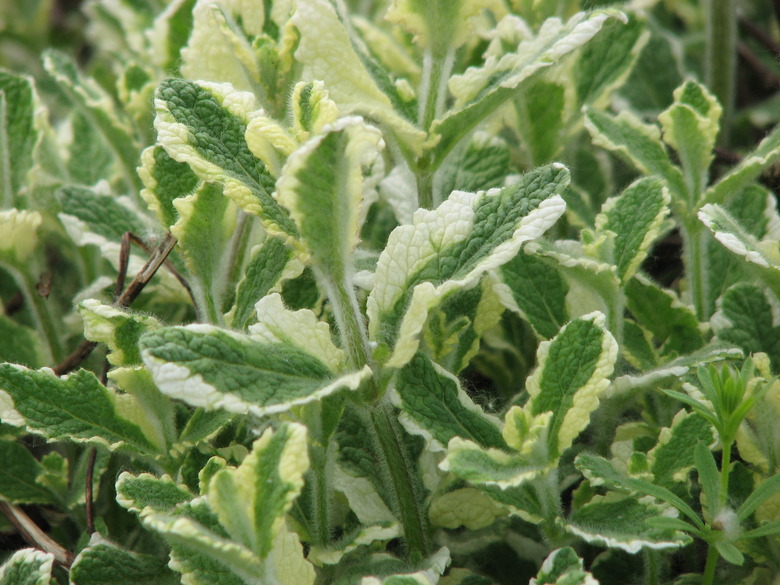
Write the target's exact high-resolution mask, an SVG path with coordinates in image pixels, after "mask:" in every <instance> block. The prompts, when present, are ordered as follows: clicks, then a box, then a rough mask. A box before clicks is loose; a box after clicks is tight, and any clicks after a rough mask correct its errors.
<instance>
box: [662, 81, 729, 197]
mask: <svg viewBox="0 0 780 585" xmlns="http://www.w3.org/2000/svg"><path fill="white" fill-rule="evenodd" d="M721 111H722V110H721V107H720V104H719V103H718V100H717V99H716V98H715V96H714V95H712V94H711V93H710V92H709V91H708V90H707V88H706V87H705V86H703V85H701V84H699V83H696V82H695V81H693V80H688V81H686V82H685V83H684V84H683V85H681V86H680V87H678V88H677V89H676V90H675V91H674V103H673V104H672V105H671V106H670V107H669V108H668V109H666V110H665V111H664V112H662V113H661V115H660V116H658V121H659V122H660V123H661V127H662V128H663V131H664V141H665V142H666V143H667V144H669V145H670V146H671V147H672V148H674V149H675V150H676V151H677V154H678V156H679V157H680V162H681V164H682V168H683V172H684V173H685V178H686V181H687V185H688V189H689V191H690V192H691V193H693V194H694V196H695V197H696V198H698V197H699V194H700V193H701V192H702V190H703V189H704V187H705V185H706V184H707V179H708V177H707V171H708V170H709V168H710V163H711V162H712V158H713V155H712V149H713V148H714V146H715V138H716V137H717V135H718V130H719V129H720V124H719V122H720V115H721Z"/></svg>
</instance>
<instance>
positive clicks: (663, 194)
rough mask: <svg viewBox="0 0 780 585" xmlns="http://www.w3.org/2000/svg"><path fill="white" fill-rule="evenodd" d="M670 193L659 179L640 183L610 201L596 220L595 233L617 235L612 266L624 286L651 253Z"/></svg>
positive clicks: (635, 183)
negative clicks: (614, 267) (606, 232)
mask: <svg viewBox="0 0 780 585" xmlns="http://www.w3.org/2000/svg"><path fill="white" fill-rule="evenodd" d="M669 202H670V198H669V193H668V191H667V190H666V188H665V187H664V186H663V183H661V181H659V180H658V179H651V178H646V179H639V180H638V181H636V182H634V183H632V184H631V185H630V186H629V187H627V188H626V189H625V190H624V191H623V192H622V193H621V194H620V195H619V196H618V197H614V198H611V199H608V200H607V202H606V203H605V204H604V206H603V207H602V208H601V213H600V214H599V215H598V216H597V217H596V232H597V233H599V232H602V233H603V232H605V231H611V232H612V233H613V234H615V235H614V242H613V245H612V250H611V251H612V258H611V260H612V262H613V263H614V264H615V266H616V267H617V274H618V277H619V278H620V280H621V282H622V283H625V282H627V281H628V279H630V278H631V277H632V276H633V275H634V274H635V273H636V271H637V270H638V269H639V266H640V265H641V264H642V262H643V261H644V259H645V258H646V257H647V255H648V253H649V252H650V246H651V244H652V243H653V241H654V240H655V239H656V238H657V237H658V235H659V233H660V231H661V224H662V223H663V221H664V218H665V217H666V215H667V214H668V213H669Z"/></svg>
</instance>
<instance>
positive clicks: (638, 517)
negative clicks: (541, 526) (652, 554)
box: [564, 496, 692, 554]
mask: <svg viewBox="0 0 780 585" xmlns="http://www.w3.org/2000/svg"><path fill="white" fill-rule="evenodd" d="M665 512H666V509H665V508H663V507H661V506H658V505H657V504H653V503H651V502H648V501H646V500H638V499H636V498H635V497H633V496H628V497H620V498H610V497H600V496H596V497H595V498H594V499H593V500H591V501H590V502H589V503H587V504H585V505H584V506H582V507H581V508H580V509H578V510H576V511H575V512H574V513H573V514H572V515H571V517H570V518H569V519H568V520H567V521H566V522H565V523H564V526H565V528H566V530H567V531H569V532H571V533H572V534H576V535H577V536H579V537H580V538H582V539H584V540H585V541H586V542H589V543H592V544H600V545H603V546H607V547H609V548H619V549H621V550H624V551H626V552H629V553H632V554H633V553H637V552H639V551H640V550H642V549H644V548H649V549H655V550H664V549H675V548H680V547H683V546H685V545H687V544H689V543H690V542H691V540H692V539H691V537H690V536H688V535H687V534H684V533H681V532H678V531H676V530H673V529H670V528H660V527H657V526H653V525H652V524H648V521H649V520H651V519H654V518H659V517H665Z"/></svg>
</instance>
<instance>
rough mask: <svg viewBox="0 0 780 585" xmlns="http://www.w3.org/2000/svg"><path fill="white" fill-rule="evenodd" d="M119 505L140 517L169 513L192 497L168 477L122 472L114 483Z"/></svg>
mask: <svg viewBox="0 0 780 585" xmlns="http://www.w3.org/2000/svg"><path fill="white" fill-rule="evenodd" d="M116 494H117V496H116V499H117V502H119V504H120V505H121V506H122V507H124V508H126V509H127V510H130V511H132V512H136V513H137V514H139V515H141V516H145V515H148V514H153V513H155V512H171V511H173V509H174V508H176V506H178V505H179V504H183V503H186V502H189V501H190V500H192V498H193V495H192V494H191V493H190V492H189V491H188V490H187V489H186V488H184V487H182V486H180V485H178V484H176V483H175V482H174V481H173V479H171V478H170V477H169V476H167V475H164V476H163V477H155V476H153V475H152V474H151V473H142V474H140V475H133V474H131V473H129V472H127V471H123V472H122V473H121V474H120V475H119V479H117V482H116Z"/></svg>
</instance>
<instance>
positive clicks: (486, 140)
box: [435, 133, 512, 200]
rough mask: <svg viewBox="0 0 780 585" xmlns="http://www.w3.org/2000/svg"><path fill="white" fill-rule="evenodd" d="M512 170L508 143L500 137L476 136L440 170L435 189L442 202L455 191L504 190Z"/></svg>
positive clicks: (479, 134)
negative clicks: (500, 188)
mask: <svg viewBox="0 0 780 585" xmlns="http://www.w3.org/2000/svg"><path fill="white" fill-rule="evenodd" d="M511 168H512V161H511V159H510V153H509V147H508V146H507V144H506V142H504V141H503V140H501V139H500V138H499V137H497V136H490V135H488V134H482V133H477V134H475V136H474V138H472V140H471V141H470V142H469V143H468V144H467V145H466V147H465V148H463V149H459V150H458V151H456V152H454V153H453V154H452V156H451V157H448V158H447V160H446V162H445V163H444V164H443V165H442V166H441V167H440V168H439V171H438V172H437V173H436V185H435V190H436V193H438V196H439V197H438V198H439V200H442V199H446V198H447V197H448V196H449V194H450V193H452V192H453V191H454V190H456V189H457V190H458V191H475V192H476V191H486V190H487V189H492V188H494V187H502V186H503V185H504V179H505V178H506V176H507V174H508V172H509V171H510V169H511Z"/></svg>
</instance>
